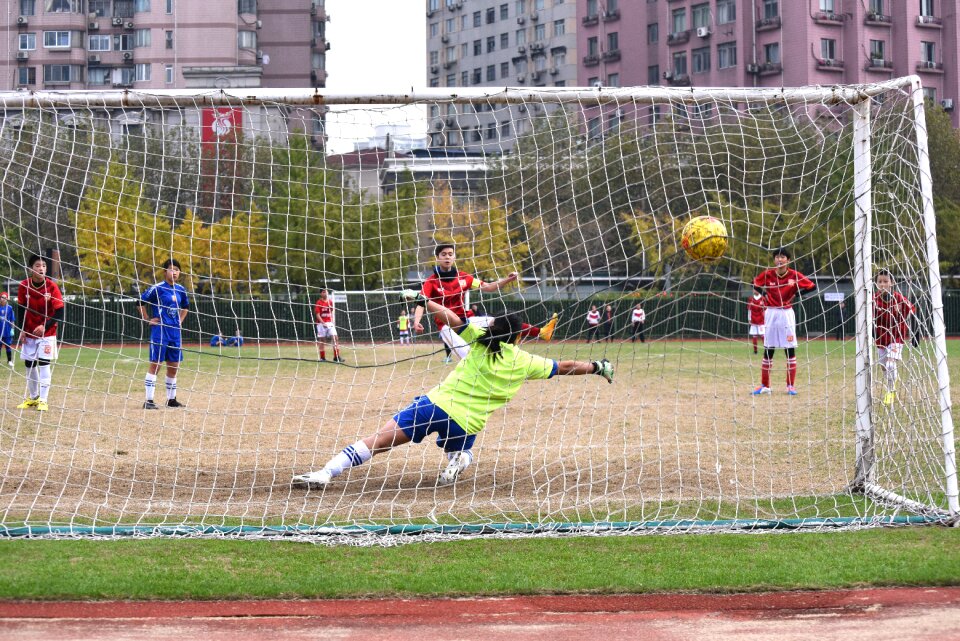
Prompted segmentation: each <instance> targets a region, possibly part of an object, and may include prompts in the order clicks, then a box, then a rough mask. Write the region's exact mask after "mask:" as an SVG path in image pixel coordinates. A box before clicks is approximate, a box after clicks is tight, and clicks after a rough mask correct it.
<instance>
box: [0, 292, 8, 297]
mask: <svg viewBox="0 0 960 641" xmlns="http://www.w3.org/2000/svg"><path fill="white" fill-rule="evenodd" d="M0 298H10V294H8V293H7V292H0Z"/></svg>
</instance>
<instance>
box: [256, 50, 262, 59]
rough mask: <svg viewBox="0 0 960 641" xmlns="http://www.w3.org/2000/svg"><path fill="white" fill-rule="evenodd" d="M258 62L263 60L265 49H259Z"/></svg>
mask: <svg viewBox="0 0 960 641" xmlns="http://www.w3.org/2000/svg"><path fill="white" fill-rule="evenodd" d="M257 60H263V49H257Z"/></svg>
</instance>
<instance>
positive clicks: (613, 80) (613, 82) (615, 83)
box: [607, 73, 620, 87]
mask: <svg viewBox="0 0 960 641" xmlns="http://www.w3.org/2000/svg"><path fill="white" fill-rule="evenodd" d="M607 86H608V87H619V86H620V74H618V73H612V74H610V75H608V76H607Z"/></svg>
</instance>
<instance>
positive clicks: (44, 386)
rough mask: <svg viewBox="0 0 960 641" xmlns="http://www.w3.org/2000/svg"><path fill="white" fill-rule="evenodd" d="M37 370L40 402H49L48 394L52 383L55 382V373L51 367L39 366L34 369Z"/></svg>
mask: <svg viewBox="0 0 960 641" xmlns="http://www.w3.org/2000/svg"><path fill="white" fill-rule="evenodd" d="M33 369H35V370H37V379H38V385H39V387H40V400H41V401H43V402H44V403H46V402H47V394H49V393H50V381H51V380H53V372H52V371H51V369H50V366H49V365H38V366H37V367H35V368H33Z"/></svg>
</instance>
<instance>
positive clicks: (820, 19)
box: [813, 11, 845, 27]
mask: <svg viewBox="0 0 960 641" xmlns="http://www.w3.org/2000/svg"><path fill="white" fill-rule="evenodd" d="M844 19H845V16H844V15H843V14H842V13H833V12H832V11H818V12H817V13H815V14H813V21H814V22H816V23H817V24H822V25H828V26H833V27H841V26H843V21H844Z"/></svg>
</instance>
